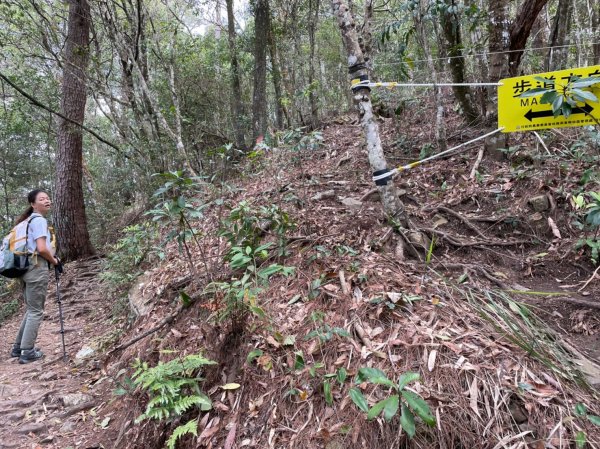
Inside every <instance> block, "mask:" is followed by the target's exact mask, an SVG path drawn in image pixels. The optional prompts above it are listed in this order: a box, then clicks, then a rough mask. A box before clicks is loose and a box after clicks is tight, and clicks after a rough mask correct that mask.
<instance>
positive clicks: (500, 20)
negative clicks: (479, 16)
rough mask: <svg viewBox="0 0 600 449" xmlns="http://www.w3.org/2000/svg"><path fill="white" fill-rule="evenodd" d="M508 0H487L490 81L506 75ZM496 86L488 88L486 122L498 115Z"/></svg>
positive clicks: (508, 28) (508, 25)
mask: <svg viewBox="0 0 600 449" xmlns="http://www.w3.org/2000/svg"><path fill="white" fill-rule="evenodd" d="M508 7H509V1H508V0H488V8H489V23H488V32H489V44H488V49H489V54H490V72H489V80H490V82H498V81H500V80H501V79H503V78H506V77H508V53H507V50H508V48H509V46H510V31H509V30H510V22H509V19H508V12H509V11H508ZM497 104H498V88H497V87H490V88H489V89H488V103H487V107H486V110H487V116H486V121H487V122H488V123H492V122H495V121H496V119H497V117H498V111H497V107H496V106H497Z"/></svg>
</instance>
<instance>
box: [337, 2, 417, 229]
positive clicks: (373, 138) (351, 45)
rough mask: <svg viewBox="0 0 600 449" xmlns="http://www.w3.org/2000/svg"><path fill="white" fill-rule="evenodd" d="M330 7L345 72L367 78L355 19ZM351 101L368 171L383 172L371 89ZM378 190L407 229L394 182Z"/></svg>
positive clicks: (343, 8) (339, 8) (387, 209)
mask: <svg viewBox="0 0 600 449" xmlns="http://www.w3.org/2000/svg"><path fill="white" fill-rule="evenodd" d="M332 7H333V13H334V15H335V16H336V18H337V22H338V25H339V27H340V31H341V33H342V41H343V43H344V47H345V49H346V52H347V54H348V70H349V73H350V78H351V79H361V78H365V79H367V78H368V74H367V68H366V65H365V60H364V56H363V53H362V50H361V48H360V45H359V42H358V33H357V32H356V25H355V21H354V17H353V16H352V14H351V13H350V10H349V9H348V6H346V5H345V4H344V3H343V2H342V0H332ZM354 100H355V102H356V103H357V105H358V109H359V114H360V119H361V124H362V128H363V132H364V134H365V139H366V141H367V151H368V155H369V163H370V165H371V169H372V170H373V172H382V171H383V172H385V171H387V170H388V168H387V163H386V160H385V156H384V154H383V148H382V147H381V139H380V137H379V127H378V125H377V122H376V120H375V117H374V115H373V107H372V105H371V92H370V90H369V89H368V88H361V89H357V90H356V91H355V92H354ZM381 184H383V183H381ZM377 188H378V190H379V194H380V196H381V201H382V203H383V207H384V210H385V213H386V214H387V216H388V217H389V218H390V219H392V220H396V221H399V222H400V223H401V224H402V226H403V227H408V220H407V217H406V212H405V210H404V204H402V202H401V201H400V199H399V198H398V192H397V190H396V187H395V185H394V182H393V180H392V179H391V178H387V182H386V183H385V185H378V186H377Z"/></svg>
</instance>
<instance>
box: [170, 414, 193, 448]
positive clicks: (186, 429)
mask: <svg viewBox="0 0 600 449" xmlns="http://www.w3.org/2000/svg"><path fill="white" fill-rule="evenodd" d="M189 433H191V434H192V435H194V436H198V422H197V421H196V420H195V419H192V420H191V421H188V422H187V423H186V424H184V425H182V426H178V427H177V428H176V429H175V430H174V431H173V433H172V434H171V436H170V437H169V439H168V440H167V448H168V449H175V443H177V440H178V439H179V438H181V437H182V436H184V435H187V434H189Z"/></svg>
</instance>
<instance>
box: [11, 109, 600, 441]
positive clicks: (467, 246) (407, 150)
mask: <svg viewBox="0 0 600 449" xmlns="http://www.w3.org/2000/svg"><path fill="white" fill-rule="evenodd" d="M455 120H458V119H455ZM450 125H451V123H450ZM455 125H456V126H455V127H454V128H452V127H449V129H456V130H460V126H459V125H460V123H459V122H458V121H457V122H456V124H455ZM397 126H398V123H397V122H395V121H394V120H391V119H390V120H382V123H381V130H382V136H383V140H384V145H385V151H386V155H389V160H388V162H389V163H390V165H398V164H401V163H402V164H403V163H407V162H410V161H411V160H414V159H415V158H417V157H418V155H419V152H421V153H423V151H425V150H427V149H428V148H429V147H428V146H427V145H428V143H429V142H432V141H433V131H432V130H431V131H429V130H426V129H423V128H422V126H421V125H419V122H418V120H417V118H415V115H407V116H406V118H405V120H404V119H403V124H402V133H403V136H404V137H402V138H399V137H398V136H399V135H400V134H399V131H398V129H397ZM406 130H408V131H406ZM476 132H477V131H476V130H472V131H469V132H462V131H457V132H456V134H455V135H452V136H450V138H449V146H450V145H452V144H458V143H460V142H463V141H466V140H468V139H470V138H473V137H476V136H477V134H476ZM481 133H483V131H482V132H481ZM322 138H323V141H322V144H319V139H318V138H317V139H316V143H315V145H311V146H309V147H308V148H307V147H306V145H305V146H302V145H296V146H291V147H290V148H288V149H287V150H285V151H284V150H277V149H274V150H269V151H265V152H264V153H265V154H264V156H263V157H262V159H258V161H255V162H253V163H255V164H257V165H258V166H256V167H254V169H255V170H259V171H260V175H259V176H249V177H246V178H245V179H243V180H242V181H240V182H239V183H238V185H237V186H236V188H235V189H229V190H226V189H223V190H221V191H219V192H217V193H218V195H221V196H222V197H223V198H224V199H225V205H229V206H234V205H236V204H239V202H240V201H242V200H246V201H248V202H250V203H251V204H252V205H253V207H255V208H258V206H259V205H266V206H270V205H273V204H276V205H278V206H280V207H281V208H283V209H285V210H286V211H288V213H289V215H290V218H291V219H292V220H293V221H294V222H295V223H296V228H295V229H294V230H293V232H290V233H289V235H288V236H287V246H286V249H287V253H288V254H287V255H286V256H278V255H276V254H274V255H272V256H271V257H272V261H277V262H279V263H281V264H284V265H286V266H293V267H295V273H294V275H293V276H290V277H282V276H278V277H274V278H273V279H272V280H271V282H270V284H269V286H268V287H264V290H263V291H262V292H261V293H260V295H259V301H260V307H261V309H262V310H263V311H264V314H265V315H266V318H265V317H257V316H255V315H252V314H249V315H245V316H244V317H243V318H242V323H240V322H239V321H236V320H235V319H224V320H218V319H217V318H216V317H218V315H219V311H221V310H223V309H224V308H225V307H226V306H225V304H224V303H223V302H222V297H220V296H219V294H215V295H212V296H210V295H205V294H203V291H204V289H205V287H206V285H207V284H209V282H211V281H227V280H230V279H231V278H232V277H235V276H236V273H235V272H234V271H232V270H231V269H230V268H228V267H227V266H226V265H224V264H223V262H222V258H223V254H224V251H225V249H226V247H225V245H224V242H223V241H222V239H220V238H219V237H217V233H216V230H217V228H218V226H219V222H220V220H221V219H222V218H223V214H224V212H223V210H222V208H220V207H217V206H211V207H210V208H208V209H207V211H206V214H205V218H204V219H203V220H202V222H201V227H202V229H203V230H204V233H205V234H204V235H205V236H206V237H204V238H203V240H202V244H201V245H200V246H201V248H199V249H195V250H194V251H197V252H195V253H194V254H195V256H196V257H197V259H196V260H197V263H196V268H197V270H198V272H199V274H198V275H197V276H195V277H194V276H191V275H189V274H186V273H188V272H189V269H188V264H187V263H186V261H185V260H184V259H183V258H182V257H181V256H180V255H179V253H178V252H177V249H176V248H175V247H173V248H171V250H170V252H169V254H168V258H167V261H166V262H165V263H164V264H162V265H161V266H154V267H153V266H148V267H146V268H147V271H146V273H145V275H144V283H143V284H141V285H138V287H139V288H138V290H139V291H140V292H141V295H142V296H143V297H144V298H145V300H146V302H147V303H149V304H150V309H149V312H148V314H147V315H145V316H144V317H141V318H138V319H137V320H135V321H127V320H122V319H121V321H119V322H115V320H116V319H117V318H119V317H122V314H119V313H118V312H116V311H115V310H116V309H118V308H119V307H120V306H121V305H122V303H121V302H119V301H121V300H119V301H117V300H115V299H114V298H113V297H112V295H108V294H107V291H108V290H107V287H106V285H105V284H104V281H101V280H100V279H99V278H98V274H99V272H100V270H101V265H100V261H99V260H88V261H84V262H81V263H76V264H71V265H69V266H68V267H67V271H66V274H65V275H64V277H63V279H62V280H61V288H62V291H63V298H64V310H65V312H64V313H65V323H66V333H65V340H66V342H67V352H68V355H69V361H68V362H66V363H65V362H64V361H63V360H62V357H61V355H62V347H61V342H60V333H59V332H58V329H59V322H58V314H57V309H56V305H55V302H54V299H55V291H54V290H53V287H52V288H50V290H49V294H48V299H47V307H46V310H47V317H46V319H45V321H44V322H43V324H42V328H41V333H40V336H39V346H40V347H41V348H42V349H43V350H44V351H46V354H47V355H46V358H45V359H44V361H43V362H41V363H32V364H29V365H19V364H18V363H17V361H16V359H11V358H10V357H9V356H8V353H9V351H10V345H11V343H12V341H11V338H12V336H13V335H14V334H15V333H16V330H17V328H18V325H19V319H20V317H19V316H14V317H13V318H11V319H10V320H8V321H7V322H6V323H4V324H3V325H2V332H1V335H2V340H1V342H2V344H1V345H0V346H1V347H2V348H4V349H5V350H4V351H3V352H2V354H1V355H0V363H1V364H2V365H1V367H0V449H4V448H7V449H8V448H30V447H31V448H37V447H44V448H46V447H47V448H57V449H58V448H61V449H64V448H67V447H72V448H90V449H91V448H100V447H103V448H112V447H115V448H146V449H147V448H155V447H156V448H159V447H162V446H163V445H164V442H165V440H166V438H167V436H168V435H169V434H170V432H171V431H172V429H173V428H174V427H175V426H176V425H177V424H178V422H177V421H176V422H174V423H173V424H171V425H164V424H161V425H157V424H156V423H155V422H151V421H145V422H143V423H141V424H134V420H135V418H136V417H137V416H139V415H140V414H141V413H142V412H143V411H144V408H145V405H146V402H147V397H146V396H145V395H144V394H143V393H142V392H140V391H136V392H133V391H130V394H126V395H124V396H115V395H114V394H113V392H114V390H115V389H116V388H118V387H121V386H123V384H124V383H125V379H126V378H127V377H128V376H131V372H132V370H131V363H132V362H133V360H134V359H136V358H141V359H143V360H146V361H148V362H149V363H151V364H153V363H156V362H157V361H158V360H168V359H169V357H171V358H172V355H171V354H173V353H175V354H177V356H183V355H187V354H192V353H195V352H199V351H203V352H204V354H205V355H206V356H207V357H209V358H211V359H213V360H215V361H217V362H218V364H217V365H216V367H215V368H213V369H209V370H206V372H205V373H203V377H205V379H206V380H205V381H204V383H203V384H202V385H203V387H202V388H203V390H204V391H205V392H207V394H209V396H210V397H211V399H212V400H213V410H212V411H211V412H209V413H205V414H203V415H201V416H199V418H198V436H197V437H193V438H192V437H185V438H184V439H183V440H182V441H181V443H180V446H178V447H186V448H187V447H190V448H191V447H194V448H195V447H212V448H217V447H225V448H227V449H231V448H234V447H256V448H267V447H273V448H275V447H277V448H278V447H310V448H312V447H325V448H328V449H333V448H341V447H391V446H392V445H393V446H394V447H447V448H453V447H469V448H475V447H481V448H493V447H497V448H501V447H515V448H516V447H529V448H535V449H540V448H544V447H556V448H558V447H574V445H573V442H574V438H575V433H576V432H577V431H585V432H586V434H587V440H588V443H587V444H588V445H590V447H599V446H598V445H600V428H595V427H594V426H593V425H591V424H590V423H589V422H588V421H586V420H585V419H580V418H577V417H574V415H573V412H572V410H573V409H574V407H575V405H576V404H577V403H585V404H586V405H587V407H588V410H589V412H590V413H591V414H596V415H598V414H600V411H599V410H598V404H599V403H600V402H598V393H597V390H596V391H595V390H594V389H593V387H590V385H589V384H597V385H600V371H599V370H598V365H599V364H600V313H599V309H600V275H594V267H593V266H592V264H591V263H590V261H589V252H585V251H584V250H583V249H580V250H574V246H575V243H576V241H577V240H578V239H579V238H580V232H579V231H578V230H577V229H576V228H574V227H573V225H572V222H573V220H574V211H573V209H572V206H571V204H570V197H571V192H573V191H574V190H575V189H578V188H580V180H581V178H582V177H583V176H589V170H590V168H592V169H593V167H594V166H595V167H596V168H597V165H594V164H597V159H593V158H591V159H585V158H581V159H579V160H576V161H573V160H570V162H569V166H568V167H566V166H565V165H564V159H561V157H563V156H564V155H562V154H561V152H562V153H564V152H565V150H564V148H563V147H567V146H568V144H567V143H566V142H567V141H568V140H569V139H571V140H573V141H575V140H576V139H578V138H581V136H578V135H570V134H569V135H568V136H567V135H562V134H552V133H549V134H548V135H547V136H545V138H546V139H547V141H546V146H547V148H544V147H542V146H541V145H539V142H538V141H536V140H532V139H531V136H524V135H523V136H522V135H517V136H516V137H513V139H514V141H513V142H512V143H511V148H512V149H511V151H510V152H509V154H508V158H505V159H502V160H500V161H495V160H493V159H492V158H491V157H489V155H488V156H486V157H485V158H484V159H483V162H482V163H481V165H480V166H479V167H478V168H477V170H476V171H475V176H473V177H472V176H471V172H472V171H473V165H474V164H475V163H476V156H475V153H476V151H477V150H476V149H470V150H466V151H463V152H461V153H460V154H458V155H454V156H452V157H451V158H448V159H443V160H439V161H437V162H435V163H432V164H429V165H425V166H422V167H420V168H418V169H415V170H413V171H410V172H407V173H403V174H402V176H401V177H400V178H398V179H397V185H398V186H399V188H400V189H401V192H400V193H401V198H402V200H403V201H404V203H405V205H406V207H407V209H408V211H409V213H410V215H411V217H413V218H412V219H413V222H414V223H415V225H416V226H417V227H419V228H420V229H426V230H427V233H428V234H429V236H430V237H433V239H434V243H433V245H432V246H431V248H432V251H431V254H430V255H429V256H428V261H427V263H423V262H420V263H418V262H415V261H414V260H409V259H405V258H404V256H403V254H401V253H399V248H400V245H399V244H398V243H399V241H400V237H399V235H398V234H397V233H396V232H394V230H393V229H392V228H391V227H390V226H389V225H388V224H387V222H386V220H385V217H384V216H383V213H382V210H381V204H380V203H379V202H378V200H377V194H376V191H374V189H373V187H374V186H373V183H372V181H371V180H370V173H369V169H368V164H367V162H366V153H365V150H364V144H363V138H362V133H361V129H360V127H359V126H357V125H356V124H353V121H352V119H351V118H347V117H341V118H339V119H337V121H336V122H332V123H329V124H326V125H324V127H323V129H322ZM588 152H589V154H591V155H592V156H593V155H594V152H596V154H597V152H598V149H597V148H593V147H590V148H589V149H588ZM421 155H422V154H421ZM586 173H587V174H588V175H585V174H586ZM596 179H597V178H596ZM593 182H594V181H592V184H591V185H592V186H594V185H595V188H596V190H597V187H598V184H597V183H596V184H593ZM211 195H212V197H214V196H215V195H216V194H215V192H211V193H210V194H207V198H208V197H211ZM264 241H271V242H273V243H275V242H276V236H275V235H273V234H272V233H269V232H268V231H267V232H266V234H265V236H264ZM224 248H225V249H224ZM595 276H596V277H595ZM182 290H185V292H186V293H187V294H188V295H189V296H190V297H191V298H192V299H193V300H194V303H193V304H192V305H191V306H190V307H189V308H186V309H182V307H181V305H180V300H179V297H180V292H181V291H182ZM513 301H514V302H513ZM538 319H539V320H540V321H538ZM517 322H518V323H520V324H516V323H517ZM523 322H528V323H532V325H531V326H527V325H526V324H523ZM163 324H164V325H163ZM511 326H516V327H511ZM157 327H158V328H159V329H158V330H157V331H156V332H152V333H150V334H149V335H148V336H146V337H145V338H141V339H139V341H136V342H135V343H132V344H129V343H128V342H132V341H133V340H134V339H135V338H136V337H139V336H141V335H143V334H144V333H145V332H147V331H149V330H152V329H155V328H157ZM332 329H342V330H344V332H342V331H336V332H337V333H336V332H330V331H331V330H332ZM516 334H520V335H521V336H522V337H523V340H522V341H521V340H519V338H515V335H516ZM311 335H312V337H311ZM319 335H321V336H322V337H320V336H319ZM528 345H529V346H528ZM88 348H89V353H88V355H87V356H86V355H85V354H84V353H79V355H78V356H76V355H77V354H78V352H79V351H81V350H82V349H84V350H87V349H88ZM253 350H260V357H258V358H255V359H247V356H248V354H249V353H250V352H251V351H253ZM109 351H110V352H109ZM107 353H108V354H107ZM299 356H300V357H301V358H302V363H301V364H299V362H298V360H299V359H298V357H299ZM365 366H369V367H380V368H381V369H383V370H384V371H385V372H388V373H391V374H390V376H391V377H392V378H394V377H395V378H397V377H398V375H400V374H401V373H403V372H406V371H415V372H418V373H420V374H421V380H420V381H418V382H417V383H416V384H415V385H414V388H413V390H414V392H416V393H418V394H420V395H421V396H423V397H424V398H425V399H426V401H427V402H428V404H429V405H430V407H431V408H432V410H434V411H435V412H434V413H435V414H436V418H437V425H436V427H434V428H431V429H429V428H426V427H425V426H424V425H423V424H422V423H421V424H419V425H418V427H417V437H416V438H415V439H414V440H409V439H408V438H407V437H406V434H405V433H404V432H402V431H401V428H400V426H399V425H398V423H397V422H395V421H392V423H385V422H384V421H383V420H374V421H371V422H367V421H366V419H365V417H364V414H363V413H362V412H359V411H358V409H357V408H356V407H355V406H354V404H353V403H352V401H350V399H349V397H348V389H349V387H350V386H352V385H351V384H352V379H353V377H354V375H355V374H356V373H357V370H358V368H360V367H365ZM341 368H344V369H345V371H346V372H347V378H348V380H344V379H342V380H341V381H339V382H338V383H336V379H339V378H338V377H335V378H334V376H328V375H329V374H332V375H333V374H335V373H339V372H340V369H341ZM579 370H582V371H584V375H583V376H582V374H581V372H580V371H579ZM584 377H585V378H586V381H587V383H588V385H587V386H585V385H584V382H583V380H582V379H583V378H584ZM231 382H236V383H238V384H240V385H241V387H240V388H239V389H237V390H233V391H227V390H223V389H221V388H220V385H223V384H226V383H231ZM577 382H579V385H578V384H577ZM326 384H328V385H329V387H328V388H330V389H331V391H332V393H331V397H328V396H326V395H325V394H324V390H323V388H324V385H326ZM359 388H360V389H361V390H362V391H363V393H364V394H365V396H368V397H369V401H370V404H371V405H372V404H373V403H374V401H376V400H378V399H382V398H383V397H384V396H382V395H383V394H384V393H385V391H384V390H382V389H381V388H379V389H377V388H373V387H371V386H369V385H367V384H365V383H363V384H360V385H359ZM190 416H191V415H190ZM594 444H595V445H596V446H593V445H594Z"/></svg>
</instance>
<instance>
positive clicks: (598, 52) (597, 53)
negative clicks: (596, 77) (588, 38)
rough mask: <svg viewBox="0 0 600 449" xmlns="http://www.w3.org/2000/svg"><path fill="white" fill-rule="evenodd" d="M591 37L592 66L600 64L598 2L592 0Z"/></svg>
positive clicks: (599, 7) (599, 12) (599, 6)
mask: <svg viewBox="0 0 600 449" xmlns="http://www.w3.org/2000/svg"><path fill="white" fill-rule="evenodd" d="M591 7H592V9H593V10H592V28H593V31H592V36H594V39H593V40H594V45H593V48H594V59H593V61H592V64H593V65H598V64H600V29H599V28H600V1H598V0H593V2H592V6H591Z"/></svg>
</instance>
